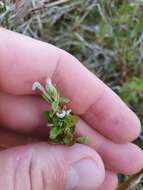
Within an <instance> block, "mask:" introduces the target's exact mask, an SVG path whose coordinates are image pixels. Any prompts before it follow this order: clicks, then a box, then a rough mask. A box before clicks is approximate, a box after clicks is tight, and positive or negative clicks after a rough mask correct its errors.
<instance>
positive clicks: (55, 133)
mask: <svg viewBox="0 0 143 190" xmlns="http://www.w3.org/2000/svg"><path fill="white" fill-rule="evenodd" d="M60 133H61V128H59V127H52V128H51V129H50V136H49V137H50V139H51V140H52V139H56V138H57V137H58V135H59V134H60Z"/></svg>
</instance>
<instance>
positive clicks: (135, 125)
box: [115, 110, 141, 143]
mask: <svg viewBox="0 0 143 190" xmlns="http://www.w3.org/2000/svg"><path fill="white" fill-rule="evenodd" d="M124 123H125V128H122V130H123V131H122V132H121V133H120V134H119V136H120V137H119V138H117V139H116V140H115V142H118V143H127V142H131V141H133V140H135V139H136V138H137V137H138V136H139V134H140V133H141V122H140V120H139V118H138V117H137V115H136V114H135V113H134V112H132V111H131V110H130V111H129V114H126V121H125V122H124Z"/></svg>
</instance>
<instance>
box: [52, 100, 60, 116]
mask: <svg viewBox="0 0 143 190" xmlns="http://www.w3.org/2000/svg"><path fill="white" fill-rule="evenodd" d="M58 107H59V103H58V102H56V101H54V102H52V110H53V112H54V113H55V112H57V111H58Z"/></svg>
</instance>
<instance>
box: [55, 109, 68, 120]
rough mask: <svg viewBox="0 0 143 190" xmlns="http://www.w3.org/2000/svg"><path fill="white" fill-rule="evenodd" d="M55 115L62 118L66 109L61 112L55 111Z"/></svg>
mask: <svg viewBox="0 0 143 190" xmlns="http://www.w3.org/2000/svg"><path fill="white" fill-rule="evenodd" d="M56 115H57V116H58V117H59V118H63V117H65V115H66V111H65V110H62V112H60V113H59V112H57V113H56Z"/></svg>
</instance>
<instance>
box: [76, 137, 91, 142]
mask: <svg viewBox="0 0 143 190" xmlns="http://www.w3.org/2000/svg"><path fill="white" fill-rule="evenodd" d="M88 141H89V137H87V136H86V137H78V138H77V139H76V142H77V143H80V144H87V143H88Z"/></svg>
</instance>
